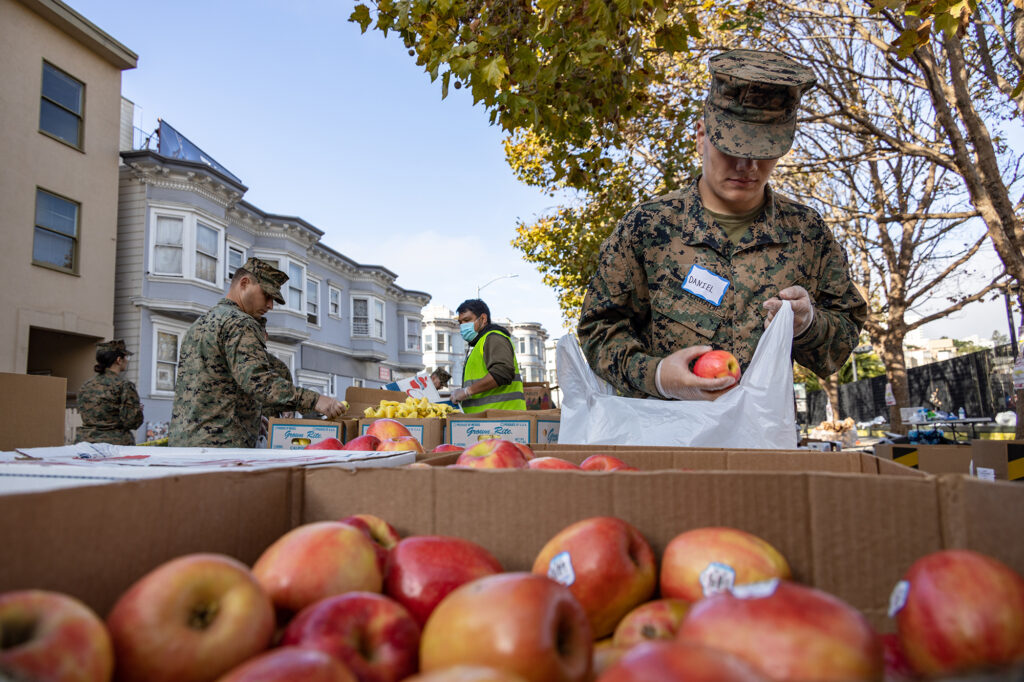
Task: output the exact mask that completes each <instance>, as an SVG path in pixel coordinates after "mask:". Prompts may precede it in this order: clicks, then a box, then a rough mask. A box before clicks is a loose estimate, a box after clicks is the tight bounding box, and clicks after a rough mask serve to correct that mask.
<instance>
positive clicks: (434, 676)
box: [405, 665, 526, 682]
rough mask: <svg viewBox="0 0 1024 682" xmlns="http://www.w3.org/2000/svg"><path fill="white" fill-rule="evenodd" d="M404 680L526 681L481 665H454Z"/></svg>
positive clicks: (517, 676)
mask: <svg viewBox="0 0 1024 682" xmlns="http://www.w3.org/2000/svg"><path fill="white" fill-rule="evenodd" d="M405 682H526V680H525V679H523V678H522V677H520V676H519V675H516V674H515V673H512V672H508V671H507V670H498V669H496V668H487V667H484V666H482V665H455V666H452V667H451V668H445V669H444V670H435V671H434V672H432V673H421V674H419V675H413V676H412V677H410V678H408V679H406V681H405Z"/></svg>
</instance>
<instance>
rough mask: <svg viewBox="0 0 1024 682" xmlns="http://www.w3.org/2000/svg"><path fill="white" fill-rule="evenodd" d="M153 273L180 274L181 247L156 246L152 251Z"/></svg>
mask: <svg viewBox="0 0 1024 682" xmlns="http://www.w3.org/2000/svg"><path fill="white" fill-rule="evenodd" d="M153 271H154V272H162V273H168V272H170V273H174V274H178V275H180V274H181V247H174V246H158V247H156V248H155V249H153Z"/></svg>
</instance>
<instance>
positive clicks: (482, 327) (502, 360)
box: [451, 298, 526, 414]
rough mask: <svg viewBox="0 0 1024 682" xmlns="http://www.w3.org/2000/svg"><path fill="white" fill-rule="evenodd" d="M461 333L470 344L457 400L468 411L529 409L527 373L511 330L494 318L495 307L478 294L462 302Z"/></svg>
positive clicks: (455, 395) (453, 400)
mask: <svg viewBox="0 0 1024 682" xmlns="http://www.w3.org/2000/svg"><path fill="white" fill-rule="evenodd" d="M455 312H456V313H457V314H458V316H459V324H460V327H459V333H460V334H461V335H462V338H464V339H465V340H466V342H467V343H468V344H469V345H470V347H471V350H470V353H469V357H468V358H467V359H466V367H465V369H464V370H463V372H462V387H461V388H457V389H455V390H454V391H452V397H451V400H452V402H453V403H461V406H462V411H463V412H465V413H467V414H473V413H474V412H483V411H484V410H525V409H526V398H525V396H524V394H523V377H522V375H521V374H520V373H519V362H518V361H517V360H516V354H515V349H514V348H513V347H512V338H511V336H510V335H509V333H508V330H507V329H505V328H504V327H501V326H499V325H496V324H494V323H492V322H491V310H490V308H488V307H487V304H486V303H484V302H483V301H481V300H480V299H478V298H471V299H469V300H467V301H463V302H462V303H461V304H459V307H458V308H457V309H456V310H455Z"/></svg>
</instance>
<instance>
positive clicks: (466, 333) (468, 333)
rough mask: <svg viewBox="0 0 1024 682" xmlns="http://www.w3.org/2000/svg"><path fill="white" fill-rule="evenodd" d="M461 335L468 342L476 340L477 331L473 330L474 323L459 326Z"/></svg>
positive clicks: (464, 323)
mask: <svg viewBox="0 0 1024 682" xmlns="http://www.w3.org/2000/svg"><path fill="white" fill-rule="evenodd" d="M459 333H460V334H462V338H464V339H466V341H472V340H473V339H475V338H476V330H475V329H473V323H472V322H463V323H462V324H460V325H459Z"/></svg>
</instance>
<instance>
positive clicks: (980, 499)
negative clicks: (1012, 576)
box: [939, 475, 1024, 573]
mask: <svg viewBox="0 0 1024 682" xmlns="http://www.w3.org/2000/svg"><path fill="white" fill-rule="evenodd" d="M939 481H940V502H941V505H942V530H943V539H944V544H945V546H946V547H949V548H956V549H973V550H975V551H978V552H982V553H984V554H989V555H991V556H994V557H996V558H998V559H1000V560H1001V561H1004V562H1006V563H1007V564H1009V565H1010V566H1013V567H1014V568H1015V569H1016V570H1017V571H1018V572H1020V573H1024V542H1022V541H1021V528H1024V486H1021V485H1020V483H1015V482H1012V481H980V480H978V479H976V478H971V477H970V476H962V475H945V476H940V477H939ZM1008 533H1009V535H1008Z"/></svg>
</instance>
